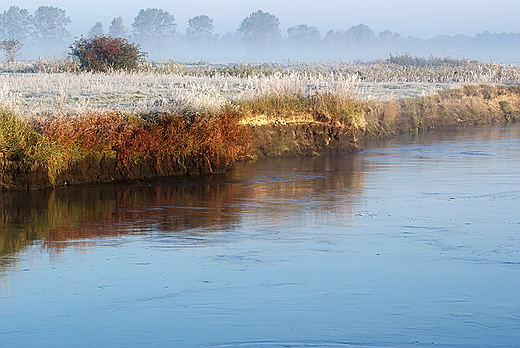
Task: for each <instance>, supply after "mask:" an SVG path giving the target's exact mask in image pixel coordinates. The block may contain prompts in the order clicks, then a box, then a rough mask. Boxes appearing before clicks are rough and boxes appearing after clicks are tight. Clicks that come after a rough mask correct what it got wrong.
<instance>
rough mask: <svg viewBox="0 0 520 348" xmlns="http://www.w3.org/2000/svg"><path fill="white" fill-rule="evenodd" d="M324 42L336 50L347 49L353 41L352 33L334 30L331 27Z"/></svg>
mask: <svg viewBox="0 0 520 348" xmlns="http://www.w3.org/2000/svg"><path fill="white" fill-rule="evenodd" d="M323 43H324V44H325V45H326V46H328V47H330V48H331V49H334V50H341V49H345V48H346V47H347V46H348V45H350V44H351V43H352V35H351V33H349V32H346V31H345V30H338V31H334V30H332V29H331V30H329V31H328V32H327V34H325V38H324V39H323Z"/></svg>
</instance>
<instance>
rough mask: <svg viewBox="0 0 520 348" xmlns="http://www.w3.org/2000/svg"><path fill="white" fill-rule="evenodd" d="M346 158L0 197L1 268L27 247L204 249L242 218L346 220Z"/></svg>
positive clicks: (351, 169)
mask: <svg viewBox="0 0 520 348" xmlns="http://www.w3.org/2000/svg"><path fill="white" fill-rule="evenodd" d="M351 158H352V161H348V160H347V161H346V160H345V159H343V160H342V161H335V159H334V157H333V156H330V157H316V158H312V159H309V158H291V159H289V158H286V159H270V160H266V161H261V162H258V163H249V164H246V165H240V167H239V168H237V169H236V170H234V171H231V172H229V173H227V174H223V175H215V176H206V177H177V178H163V179H158V180H154V181H143V182H138V181H131V182H123V183H112V184H106V185H85V186H77V187H68V188H58V189H54V190H43V191H28V192H0V211H1V212H2V215H1V216H0V226H2V232H1V234H0V267H6V266H7V265H9V264H10V263H11V262H12V258H11V257H8V256H9V255H12V254H15V253H17V252H20V251H23V249H24V248H25V247H26V246H28V245H31V244H34V243H37V244H38V245H41V247H42V248H43V249H45V250H48V251H49V252H59V251H60V249H62V248H66V247H68V246H70V245H71V244H74V245H75V246H81V245H83V246H85V247H88V245H89V244H92V243H94V244H95V243H96V240H97V238H99V237H120V236H122V235H125V234H132V233H145V234H157V233H163V234H168V233H172V235H171V237H173V238H175V239H176V243H180V244H186V243H192V242H193V239H195V238H196V239H197V243H203V242H204V241H208V240H210V235H211V234H212V232H215V231H229V230H232V229H233V226H235V225H237V224H240V223H241V222H242V221H243V220H244V219H249V220H250V219H256V220H257V221H262V222H268V221H270V222H271V223H276V222H277V220H278V221H280V220H282V219H283V220H284V221H287V219H294V221H298V222H300V221H305V219H306V218H309V219H312V220H313V221H316V220H319V219H325V218H330V217H331V216H332V217H334V216H336V217H337V216H340V215H341V216H344V215H345V214H347V215H349V214H352V211H351V208H352V207H351V202H349V201H345V196H344V195H343V196H341V195H338V194H336V192H338V191H342V190H343V189H346V190H351V191H352V193H353V195H352V197H353V199H355V198H354V197H356V195H359V192H360V190H361V189H362V186H363V172H362V171H361V170H360V168H359V166H360V165H361V162H360V161H356V160H355V155H352V156H351ZM309 163H310V164H311V165H309ZM348 197H351V196H350V195H349V196H348ZM311 207H312V209H310V208H311ZM331 212H332V213H333V214H331Z"/></svg>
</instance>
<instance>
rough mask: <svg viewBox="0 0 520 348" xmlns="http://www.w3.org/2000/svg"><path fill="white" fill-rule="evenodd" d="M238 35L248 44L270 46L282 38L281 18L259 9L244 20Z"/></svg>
mask: <svg viewBox="0 0 520 348" xmlns="http://www.w3.org/2000/svg"><path fill="white" fill-rule="evenodd" d="M237 35H238V36H239V37H240V38H241V39H242V40H243V41H244V42H246V43H247V44H250V45H254V46H270V45H272V44H273V43H275V42H277V41H279V40H280V38H281V35H280V20H279V19H278V17H276V16H274V15H272V14H270V13H269V12H263V11H261V10H258V11H256V12H253V13H251V14H250V15H249V17H246V18H244V19H243V20H242V23H240V27H239V28H238V30H237Z"/></svg>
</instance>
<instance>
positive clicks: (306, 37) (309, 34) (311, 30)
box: [287, 24, 321, 46]
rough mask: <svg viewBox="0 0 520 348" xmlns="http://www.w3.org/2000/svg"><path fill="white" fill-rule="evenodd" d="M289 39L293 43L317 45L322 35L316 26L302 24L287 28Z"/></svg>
mask: <svg viewBox="0 0 520 348" xmlns="http://www.w3.org/2000/svg"><path fill="white" fill-rule="evenodd" d="M287 39H288V41H289V43H290V44H292V45H298V46H303V45H306V46H308V45H311V46H316V45H318V44H319V43H320V40H321V37H320V32H319V31H318V29H316V27H310V26H308V25H306V24H300V25H295V26H293V27H290V28H289V29H287Z"/></svg>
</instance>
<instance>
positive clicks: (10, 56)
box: [0, 39, 23, 63]
mask: <svg viewBox="0 0 520 348" xmlns="http://www.w3.org/2000/svg"><path fill="white" fill-rule="evenodd" d="M22 47H23V44H21V43H20V41H18V40H15V39H5V40H3V41H0V51H2V52H4V54H5V56H6V57H7V61H8V62H9V63H14V60H15V58H16V57H17V56H19V55H20V54H21V52H20V50H21V49H22Z"/></svg>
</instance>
